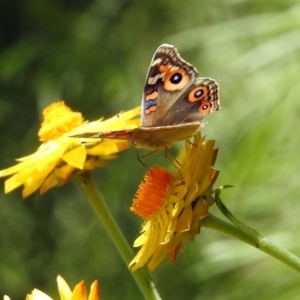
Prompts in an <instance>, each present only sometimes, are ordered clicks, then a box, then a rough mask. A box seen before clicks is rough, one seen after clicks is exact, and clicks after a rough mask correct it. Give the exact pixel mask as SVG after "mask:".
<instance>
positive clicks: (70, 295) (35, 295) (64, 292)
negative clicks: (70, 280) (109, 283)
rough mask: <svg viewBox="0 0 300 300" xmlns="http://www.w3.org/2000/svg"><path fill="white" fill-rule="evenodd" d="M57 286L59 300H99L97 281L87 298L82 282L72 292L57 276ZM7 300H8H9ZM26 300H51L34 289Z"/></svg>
mask: <svg viewBox="0 0 300 300" xmlns="http://www.w3.org/2000/svg"><path fill="white" fill-rule="evenodd" d="M57 285H58V291H59V294H60V299H61V300H100V295H99V285H98V281H97V280H95V281H94V282H93V284H92V285H91V291H90V294H89V296H88V295H87V291H86V286H85V283H84V281H81V282H79V283H78V284H77V285H76V286H75V288H74V290H73V292H72V291H71V289H70V288H69V286H68V284H67V283H66V281H65V280H64V279H63V278H62V277H61V276H59V275H58V276H57ZM7 298H8V297H7ZM5 300H6V299H5ZM7 300H9V298H8V299H7ZM26 300H52V298H50V297H49V296H48V295H46V294H45V293H43V292H42V291H40V290H38V289H34V290H33V291H32V293H31V294H29V295H27V297H26Z"/></svg>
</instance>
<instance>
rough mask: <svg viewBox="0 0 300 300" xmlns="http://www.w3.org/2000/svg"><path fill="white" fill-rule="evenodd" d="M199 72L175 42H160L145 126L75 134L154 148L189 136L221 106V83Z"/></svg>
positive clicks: (147, 93) (152, 66) (144, 111)
mask: <svg viewBox="0 0 300 300" xmlns="http://www.w3.org/2000/svg"><path fill="white" fill-rule="evenodd" d="M197 75H198V71H197V69H196V68H195V67H194V66H193V65H191V64H189V63H188V62H186V61H185V60H183V59H182V58H181V56H180V55H179V53H178V51H177V49H176V47H175V46H172V45H168V44H163V45H161V46H160V47H159V48H158V49H157V50H156V52H155V53H154V56H153V58H152V61H151V63H150V67H149V70H148V73H147V77H146V82H145V87H144V93H143V99H142V105H141V121H142V126H141V127H139V128H135V129H128V130H116V131H110V132H98V133H97V132H96V133H95V132H90V133H89V132H86V133H83V134H79V135H76V137H80V138H82V137H84V138H102V139H123V140H129V141H130V142H131V144H132V145H134V146H136V147H138V148H147V149H151V150H160V149H167V148H169V147H170V146H171V145H172V144H174V143H175V142H177V141H180V140H185V139H188V138H189V137H191V136H193V135H194V134H195V133H196V132H197V131H199V130H200V129H201V128H202V127H203V126H204V125H205V123H206V122H205V121H204V120H203V117H204V116H205V115H207V114H209V113H211V112H214V111H217V110H219V109H220V102H219V86H218V83H217V82H216V81H215V80H214V79H211V78H206V77H198V78H197Z"/></svg>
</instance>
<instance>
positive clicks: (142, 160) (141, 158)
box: [136, 148, 158, 169]
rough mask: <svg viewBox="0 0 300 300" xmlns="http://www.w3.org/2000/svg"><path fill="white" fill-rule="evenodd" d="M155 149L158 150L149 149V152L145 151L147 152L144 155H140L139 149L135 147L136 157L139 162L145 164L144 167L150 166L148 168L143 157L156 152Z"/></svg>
mask: <svg viewBox="0 0 300 300" xmlns="http://www.w3.org/2000/svg"><path fill="white" fill-rule="evenodd" d="M157 151H158V150H154V151H151V152H149V153H147V154H145V155H143V156H140V153H139V150H138V149H137V148H136V153H137V157H138V160H139V162H140V163H141V164H142V165H143V166H145V167H146V168H148V169H150V168H149V166H148V165H147V164H146V162H145V157H147V156H150V155H152V154H154V153H156V152H157Z"/></svg>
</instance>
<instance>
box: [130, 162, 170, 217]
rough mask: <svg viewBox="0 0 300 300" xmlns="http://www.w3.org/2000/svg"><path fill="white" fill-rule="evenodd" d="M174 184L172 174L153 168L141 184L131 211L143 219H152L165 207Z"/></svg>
mask: <svg viewBox="0 0 300 300" xmlns="http://www.w3.org/2000/svg"><path fill="white" fill-rule="evenodd" d="M172 182H173V177H172V174H171V173H170V172H168V171H167V170H165V169H163V168H161V167H158V166H156V167H153V168H151V169H150V170H149V171H148V172H147V173H146V175H145V177H144V180H143V181H142V183H141V184H140V186H139V189H138V191H137V193H136V195H135V198H134V200H133V203H132V206H131V208H130V210H131V211H132V212H134V213H135V214H137V215H139V216H141V217H142V218H143V219H150V218H151V217H152V216H154V215H156V214H157V213H158V211H159V210H160V209H161V207H163V205H164V203H165V200H166V199H167V196H168V192H169V189H170V187H171V185H172Z"/></svg>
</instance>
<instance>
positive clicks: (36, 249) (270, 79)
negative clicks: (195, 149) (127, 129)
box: [0, 0, 300, 300]
mask: <svg viewBox="0 0 300 300" xmlns="http://www.w3.org/2000/svg"><path fill="white" fill-rule="evenodd" d="M0 22H1V26H0V47H1V49H0V126H1V127H0V130H1V135H0V143H1V148H0V151H1V153H0V168H1V169H3V168H6V167H9V166H11V165H13V164H14V160H15V158H17V157H22V156H25V155H28V154H30V153H32V152H34V151H35V150H36V149H37V147H38V146H39V141H38V138H37V131H38V129H39V126H40V123H41V113H42V110H43V108H44V107H46V106H47V105H48V104H50V103H51V102H54V101H57V100H60V99H64V100H65V101H66V104H67V105H69V106H70V107H71V108H72V109H74V110H77V111H81V112H82V113H83V114H84V116H85V118H86V119H89V120H94V119H97V118H99V117H101V116H106V117H110V116H112V115H115V114H116V113H118V112H120V111H121V110H127V109H131V108H133V107H136V106H137V105H139V104H140V101H141V95H142V91H143V85H144V81H145V76H146V72H147V70H148V66H149V63H150V60H151V58H152V55H153V53H154V51H155V50H156V49H157V47H158V46H159V45H160V44H162V43H170V44H174V45H176V46H177V48H178V50H179V52H180V53H181V55H182V57H183V58H184V59H186V60H187V61H189V62H190V63H192V64H193V65H195V66H196V67H197V69H198V71H199V74H200V76H207V77H212V78H215V79H216V80H217V81H218V82H219V84H220V87H221V105H222V110H221V111H219V112H217V113H214V114H212V115H209V116H208V117H207V120H208V125H207V126H206V127H205V129H204V130H203V133H204V134H205V135H207V137H208V138H211V139H215V140H216V144H217V147H219V148H220V151H219V157H218V160H217V163H216V167H217V168H218V169H219V170H220V171H221V173H220V176H219V179H218V182H217V185H221V184H232V185H235V188H232V189H229V190H226V191H225V192H224V193H223V196H222V199H223V201H224V202H225V203H226V205H227V206H228V207H229V208H230V210H231V211H232V212H233V213H234V214H235V215H236V216H238V217H239V218H240V219H241V220H243V221H244V222H246V223H247V224H248V225H249V226H252V227H254V228H255V229H257V230H258V231H260V232H262V233H264V234H265V236H266V237H268V238H269V239H270V240H271V241H272V242H274V243H275V244H277V245H279V246H281V247H284V248H286V249H288V250H290V251H291V252H293V253H295V254H296V255H298V256H300V244H299V239H300V233H299V226H300V218H299V215H300V197H299V194H300V186H299V185H300V155H299V145H300V134H299V132H300V130H299V127H300V120H299V114H300V102H299V94H300V5H299V1H296V0H286V1H278V0H268V1H267V0H265V1H261V0H252V1H251V0H244V1H243V0H210V1H199V0H198V1H197V0H190V1H186V2H185V1H175V0H172V1H171V0H166V1H158V0H155V1H130V0H129V1H121V0H110V1H80V0H73V1H67V0H65V1H59V0H54V1H53V0H52V1H47V0H44V1H33V0H24V1H21V0H19V1H1V2H0ZM180 146H181V145H180V144H179V145H178V148H180ZM147 162H148V163H149V164H150V165H151V164H158V163H159V164H167V163H168V162H166V160H165V158H164V153H158V154H156V155H154V156H152V157H151V158H149V160H147ZM133 170H134V171H133ZM145 171H146V168H145V167H144V166H143V165H141V164H140V163H139V161H138V160H137V158H136V151H135V149H133V148H132V149H129V150H127V151H126V152H124V153H122V154H121V155H120V157H119V158H118V159H116V160H113V161H109V162H108V163H107V165H106V167H105V168H101V169H97V170H96V171H95V172H93V176H94V179H95V181H96V183H97V185H98V186H99V189H100V190H101V191H102V193H103V195H104V196H105V198H106V200H107V204H108V206H109V207H110V209H111V211H112V213H113V215H114V216H115V218H116V219H117V222H118V224H119V225H120V227H121V229H122V231H123V232H124V235H125V236H126V238H127V239H128V242H129V243H130V244H132V243H133V241H134V239H135V238H136V237H137V235H138V232H139V226H140V224H141V220H140V219H139V218H138V217H137V216H135V215H133V214H131V213H130V211H129V206H130V205H131V201H132V198H133V196H134V194H135V191H136V190H137V187H138V184H139V182H140V181H141V179H142V177H143V175H144V173H145ZM129 175H130V176H129ZM3 182H4V180H1V184H3ZM0 197H1V199H0V224H1V231H0V255H1V256H0V297H1V295H3V294H8V295H9V296H10V297H11V298H12V299H25V295H26V293H27V292H29V291H31V290H32V289H33V288H34V287H36V288H39V289H41V290H43V291H45V292H47V293H48V294H49V295H50V296H52V297H53V298H54V299H58V294H57V290H56V282H55V278H56V276H57V274H61V275H62V276H63V277H64V278H65V279H66V280H67V282H68V283H69V284H70V286H72V287H74V285H75V284H76V283H77V282H79V281H80V280H82V279H84V280H85V282H86V283H87V285H88V286H89V285H90V284H91V283H92V281H93V280H95V279H98V280H99V282H100V287H101V295H102V299H110V300H111V299H142V295H141V293H140V292H139V290H138V289H137V287H136V285H135V283H134V281H133V279H132V278H131V275H130V274H129V272H128V270H127V266H126V265H125V264H124V263H123V261H122V260H121V258H120V256H119V255H118V253H117V251H116V249H115V247H114V245H113V244H112V242H111V241H110V239H109V238H108V236H107V234H106V232H105V230H104V229H103V228H102V225H101V224H100V223H99V222H98V220H97V218H96V216H95V213H94V212H93V210H92V208H91V207H90V206H89V204H88V202H87V201H86V199H85V197H84V195H83V193H82V192H81V190H80V188H79V187H78V185H76V184H75V183H74V182H70V183H68V184H67V185H65V186H63V187H61V188H54V189H52V190H50V191H49V192H47V193H46V194H45V195H43V196H40V195H39V194H38V193H35V194H33V195H32V196H30V197H29V198H28V199H26V201H23V200H22V199H21V189H18V190H16V191H14V192H12V193H10V194H8V195H4V194H3V192H1V194H0ZM211 211H212V213H214V214H216V215H220V213H219V212H218V210H217V208H216V207H212V210H211ZM153 279H154V281H155V283H156V285H157V288H158V290H159V292H160V294H161V296H162V298H163V299H172V300H175V299H178V300H179V299H192V300H198V299H214V300H221V299H222V300H223V299H224V300H227V299H230V300H235V299H273V300H276V299H290V300H292V299H299V294H300V285H299V274H297V273H296V272H295V271H294V270H292V269H290V268H289V267H287V266H285V265H284V264H282V263H280V262H278V261H276V260H275V259H273V258H272V257H269V256H267V255H266V254H264V253H261V252H259V251H258V250H256V249H254V248H251V247H250V246H248V245H246V244H243V243H241V242H239V241H236V240H233V239H232V238H229V237H227V236H224V235H222V234H220V233H218V232H214V231H211V230H208V229H205V228H204V229H203V230H202V232H201V235H199V236H197V237H196V240H195V241H194V242H193V243H191V242H189V243H188V244H187V247H186V249H185V251H184V252H183V253H181V254H180V255H179V258H178V260H177V262H176V264H175V265H174V266H171V265H169V263H168V261H167V260H165V261H164V262H163V263H162V264H161V265H160V266H159V268H158V269H157V270H156V271H155V272H154V273H153Z"/></svg>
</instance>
